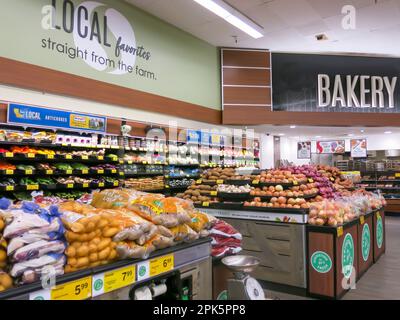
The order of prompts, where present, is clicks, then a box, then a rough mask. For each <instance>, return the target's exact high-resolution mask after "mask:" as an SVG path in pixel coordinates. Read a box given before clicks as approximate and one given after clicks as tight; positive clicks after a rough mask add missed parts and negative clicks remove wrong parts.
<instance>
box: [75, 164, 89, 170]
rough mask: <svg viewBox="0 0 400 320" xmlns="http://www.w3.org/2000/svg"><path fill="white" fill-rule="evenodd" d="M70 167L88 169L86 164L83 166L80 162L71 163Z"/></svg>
mask: <svg viewBox="0 0 400 320" xmlns="http://www.w3.org/2000/svg"><path fill="white" fill-rule="evenodd" d="M71 166H72V168H74V169H75V170H89V167H88V166H85V165H84V164H82V163H72V164H71Z"/></svg>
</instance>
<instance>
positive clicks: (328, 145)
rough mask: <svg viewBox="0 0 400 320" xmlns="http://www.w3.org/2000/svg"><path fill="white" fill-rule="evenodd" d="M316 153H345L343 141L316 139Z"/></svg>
mask: <svg viewBox="0 0 400 320" xmlns="http://www.w3.org/2000/svg"><path fill="white" fill-rule="evenodd" d="M317 153H319V154H326V153H328V154H343V153H345V141H344V140H337V141H317Z"/></svg>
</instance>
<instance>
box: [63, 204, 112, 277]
mask: <svg viewBox="0 0 400 320" xmlns="http://www.w3.org/2000/svg"><path fill="white" fill-rule="evenodd" d="M59 211H60V212H61V213H62V221H63V223H64V226H65V228H66V229H67V231H66V232H65V238H66V239H67V241H68V248H67V249H66V251H65V254H66V255H67V257H68V260H67V265H66V267H65V272H66V273H69V272H74V271H77V270H81V269H86V268H89V267H96V266H99V265H103V264H107V263H110V262H112V261H113V260H115V259H116V258H117V251H116V250H115V247H116V243H115V242H113V241H112V237H114V236H115V235H116V234H117V233H118V232H119V229H118V223H117V222H116V221H114V219H113V216H112V215H111V214H110V213H108V212H106V211H105V212H97V211H96V209H95V208H93V207H91V206H88V205H83V204H80V203H78V202H64V203H62V204H60V205H59Z"/></svg>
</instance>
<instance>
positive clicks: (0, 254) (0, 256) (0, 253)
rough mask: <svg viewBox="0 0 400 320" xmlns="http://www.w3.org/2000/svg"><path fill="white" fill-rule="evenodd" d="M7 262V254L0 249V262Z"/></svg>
mask: <svg viewBox="0 0 400 320" xmlns="http://www.w3.org/2000/svg"><path fill="white" fill-rule="evenodd" d="M6 260H7V252H6V251H5V250H3V249H0V262H3V261H6Z"/></svg>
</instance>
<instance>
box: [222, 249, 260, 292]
mask: <svg viewBox="0 0 400 320" xmlns="http://www.w3.org/2000/svg"><path fill="white" fill-rule="evenodd" d="M222 263H223V264H224V265H225V266H226V267H228V269H230V270H231V271H232V272H233V274H234V276H235V278H233V279H229V280H228V299H229V300H265V295H264V290H263V288H262V287H261V285H260V284H259V283H258V281H257V280H256V279H254V278H252V277H251V276H250V275H249V273H252V272H254V270H255V269H256V268H257V267H258V265H259V264H260V260H259V259H258V258H255V257H252V256H244V255H238V256H229V257H225V258H223V259H222Z"/></svg>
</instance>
